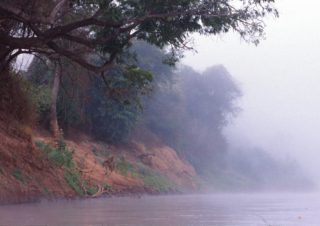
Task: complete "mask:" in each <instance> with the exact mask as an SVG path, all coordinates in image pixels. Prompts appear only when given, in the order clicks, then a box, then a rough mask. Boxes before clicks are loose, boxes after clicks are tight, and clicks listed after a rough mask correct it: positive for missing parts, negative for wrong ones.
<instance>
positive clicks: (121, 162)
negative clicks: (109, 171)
mask: <svg viewBox="0 0 320 226" xmlns="http://www.w3.org/2000/svg"><path fill="white" fill-rule="evenodd" d="M115 167H116V170H117V171H119V172H120V173H121V174H122V175H125V176H127V175H128V174H129V173H132V172H133V171H134V167H133V165H132V164H131V163H130V162H128V161H127V160H126V159H125V158H123V157H122V158H120V159H117V160H116V164H115Z"/></svg>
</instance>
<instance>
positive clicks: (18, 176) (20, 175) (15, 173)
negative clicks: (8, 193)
mask: <svg viewBox="0 0 320 226" xmlns="http://www.w3.org/2000/svg"><path fill="white" fill-rule="evenodd" d="M11 174H12V176H13V177H14V178H16V179H17V180H18V181H21V182H22V183H25V177H24V175H23V173H22V172H21V170H20V169H18V168H15V169H14V170H13V171H12V173H11Z"/></svg>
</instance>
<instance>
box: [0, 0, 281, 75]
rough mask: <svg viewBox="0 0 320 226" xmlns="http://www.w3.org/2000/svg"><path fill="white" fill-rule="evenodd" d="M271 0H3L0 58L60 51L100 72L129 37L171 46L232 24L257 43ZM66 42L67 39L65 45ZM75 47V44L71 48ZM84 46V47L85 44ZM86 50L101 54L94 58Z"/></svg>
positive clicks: (0, 7) (0, 6) (1, 60)
mask: <svg viewBox="0 0 320 226" xmlns="http://www.w3.org/2000/svg"><path fill="white" fill-rule="evenodd" d="M273 2H274V0H236V1H234V0H47V1H43V0H2V1H1V2H0V63H1V66H2V67H4V66H5V65H7V64H8V62H9V61H10V60H12V59H14V58H15V57H16V56H17V55H19V54H21V53H40V54H46V55H49V56H51V55H54V56H57V55H58V56H63V57H66V58H69V59H70V60H72V61H74V62H76V63H77V64H80V65H81V66H82V67H84V68H86V69H89V70H91V71H94V72H96V73H99V74H102V72H105V71H107V70H108V69H110V68H111V67H113V64H114V62H115V61H116V60H117V56H118V54H119V53H120V52H122V51H123V50H124V49H125V48H126V47H128V45H129V44H130V40H132V39H133V38H136V39H141V40H146V41H148V42H150V43H153V44H155V45H157V46H159V47H164V46H171V47H172V48H173V49H174V50H176V49H179V48H188V47H187V46H186V41H187V39H188V36H189V35H190V34H191V33H194V32H197V33H201V34H214V35H215V34H219V33H223V32H228V31H230V30H234V31H236V32H238V33H239V34H240V35H241V36H242V37H243V38H244V39H246V40H248V41H252V42H254V43H257V42H258V41H259V39H260V38H261V37H262V36H263V35H264V27H265V24H264V22H263V19H264V17H265V16H266V15H267V14H274V15H277V11H276V10H275V8H274V7H273ZM66 43H70V48H68V45H67V44H66ZM76 47H78V48H76ZM83 47H85V49H86V50H84V48H83ZM87 51H93V52H95V53H98V54H100V55H101V58H102V59H103V61H102V62H103V63H101V64H99V65H97V64H93V63H92V62H91V61H90V60H89V57H87V56H86V54H83V53H87Z"/></svg>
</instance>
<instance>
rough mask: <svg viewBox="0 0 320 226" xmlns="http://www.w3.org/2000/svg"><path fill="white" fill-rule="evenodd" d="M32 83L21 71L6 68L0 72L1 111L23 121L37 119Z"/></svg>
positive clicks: (30, 121)
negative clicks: (31, 95) (32, 95)
mask: <svg viewBox="0 0 320 226" xmlns="http://www.w3.org/2000/svg"><path fill="white" fill-rule="evenodd" d="M30 88H31V86H30V83H29V82H28V81H27V80H26V79H25V78H24V77H23V76H22V74H21V73H17V72H14V71H12V70H10V69H6V70H4V71H1V72H0V112H2V113H5V115H6V116H9V117H11V118H12V119H14V120H17V121H19V122H22V123H27V124H32V123H33V122H34V120H35V113H34V103H33V101H32V99H31V98H30Z"/></svg>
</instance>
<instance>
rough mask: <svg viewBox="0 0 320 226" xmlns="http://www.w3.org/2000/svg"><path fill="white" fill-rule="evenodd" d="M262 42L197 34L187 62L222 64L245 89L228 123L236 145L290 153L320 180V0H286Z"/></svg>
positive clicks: (230, 137) (200, 65) (201, 67)
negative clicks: (235, 116) (239, 108)
mask: <svg viewBox="0 0 320 226" xmlns="http://www.w3.org/2000/svg"><path fill="white" fill-rule="evenodd" d="M277 8H278V9H279V11H280V18H279V19H274V18H270V19H268V21H267V25H268V28H267V30H266V40H264V41H262V42H261V44H260V45H259V46H258V47H255V46H254V45H252V44H250V45H249V44H247V43H245V42H244V41H242V40H240V38H239V37H238V35H236V34H232V33H230V34H228V35H224V36H219V37H213V38H212V37H203V36H202V37H200V36H195V37H194V45H195V49H196V50H197V53H192V52H188V53H186V54H185V56H186V57H185V59H183V63H184V64H188V65H191V66H192V67H193V68H195V69H196V70H198V71H203V70H204V69H205V68H206V67H208V66H210V65H213V64H223V65H224V66H225V67H226V68H227V69H228V70H229V71H230V73H231V74H232V75H233V76H234V78H235V79H236V80H237V81H238V82H239V84H240V87H241V89H242V90H243V97H242V99H241V102H240V103H239V105H240V106H241V108H242V112H241V114H240V115H239V116H238V117H237V118H236V119H235V120H234V122H233V124H231V125H229V126H228V128H226V130H225V133H226V135H227V137H228V140H229V143H230V144H231V145H232V146H235V147H260V148H263V149H264V150H267V151H268V152H269V153H271V154H273V155H274V156H276V157H278V156H279V157H282V158H284V159H286V158H291V156H292V157H293V158H295V159H297V160H298V162H299V163H301V165H302V166H303V167H304V168H305V169H306V170H307V171H308V172H309V173H310V174H311V175H313V177H314V178H315V180H317V182H318V183H320V177H318V175H319V172H320V164H319V157H320V152H319V150H320V139H319V131H320V118H319V116H320V88H319V87H320V64H319V59H320V29H319V27H320V14H319V13H318V10H319V8H320V2H319V1H317V0H306V1H303V2H302V1H298V0H281V1H278V3H277Z"/></svg>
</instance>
